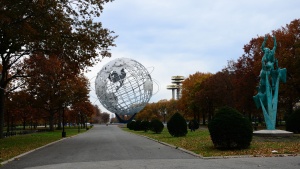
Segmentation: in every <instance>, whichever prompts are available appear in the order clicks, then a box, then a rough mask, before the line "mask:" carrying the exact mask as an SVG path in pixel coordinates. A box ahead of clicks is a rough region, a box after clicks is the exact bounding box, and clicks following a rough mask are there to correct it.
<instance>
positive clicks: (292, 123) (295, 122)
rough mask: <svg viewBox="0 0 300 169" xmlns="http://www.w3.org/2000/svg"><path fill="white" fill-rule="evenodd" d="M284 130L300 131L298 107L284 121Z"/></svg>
mask: <svg viewBox="0 0 300 169" xmlns="http://www.w3.org/2000/svg"><path fill="white" fill-rule="evenodd" d="M286 130H287V131H290V132H294V133H300V109H297V110H295V111H294V112H293V113H292V114H291V115H290V116H289V117H288V119H287V121H286Z"/></svg>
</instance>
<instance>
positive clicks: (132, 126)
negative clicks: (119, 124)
mask: <svg viewBox="0 0 300 169" xmlns="http://www.w3.org/2000/svg"><path fill="white" fill-rule="evenodd" d="M127 128H129V130H133V129H134V128H135V121H131V122H129V123H127Z"/></svg>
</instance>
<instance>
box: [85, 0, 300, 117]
mask: <svg viewBox="0 0 300 169" xmlns="http://www.w3.org/2000/svg"><path fill="white" fill-rule="evenodd" d="M299 18H300V1H298V0H148V1H146V0H115V1H114V2H112V3H108V4H106V5H105V6H104V11H103V14H102V16H101V17H100V18H99V20H98V21H101V22H102V24H103V27H105V28H108V29H110V30H113V31H115V35H118V36H119V37H118V38H117V39H116V41H115V43H116V45H117V47H113V48H112V50H111V53H112V57H111V58H104V59H103V60H102V62H101V63H99V64H97V65H96V66H94V67H92V68H90V70H91V72H89V73H87V74H86V76H87V77H88V78H89V79H90V83H91V92H90V100H91V102H92V103H93V104H97V105H100V102H99V101H98V99H97V97H96V94H95V90H94V88H95V84H94V83H95V78H96V76H97V73H98V72H99V71H100V70H101V68H102V66H103V65H105V64H106V63H107V62H109V61H111V60H113V59H116V58H122V57H125V58H131V59H134V60H136V61H138V62H140V63H141V64H143V65H144V66H145V67H146V68H148V70H149V71H150V72H151V71H153V72H152V73H151V75H152V78H153V79H154V80H155V81H157V82H158V85H159V89H158V86H157V85H154V90H155V91H154V92H157V93H156V94H155V95H153V96H152V98H151V100H150V102H157V101H159V100H162V99H168V100H169V99H171V97H172V94H171V91H170V90H167V89H166V86H167V85H168V84H171V76H174V75H181V76H185V77H188V76H189V75H190V74H194V73H196V72H197V71H198V72H204V73H206V72H210V73H216V72H218V71H220V70H221V69H222V68H224V67H225V66H226V65H227V61H228V60H237V59H238V58H239V57H240V56H241V55H242V54H243V46H244V45H245V44H247V43H249V41H250V40H251V39H252V38H255V37H257V36H264V35H265V34H268V33H271V31H272V30H275V29H279V28H281V27H283V26H285V25H286V24H289V23H290V22H291V21H292V20H294V19H299ZM153 69H154V70H153ZM101 109H102V111H107V110H105V109H103V107H101Z"/></svg>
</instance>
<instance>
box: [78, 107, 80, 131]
mask: <svg viewBox="0 0 300 169" xmlns="http://www.w3.org/2000/svg"><path fill="white" fill-rule="evenodd" d="M78 133H80V112H79V113H78Z"/></svg>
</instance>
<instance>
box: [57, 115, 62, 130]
mask: <svg viewBox="0 0 300 169" xmlns="http://www.w3.org/2000/svg"><path fill="white" fill-rule="evenodd" d="M61 124H62V111H61V110H59V111H58V125H57V129H58V130H61V129H62V126H61Z"/></svg>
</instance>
